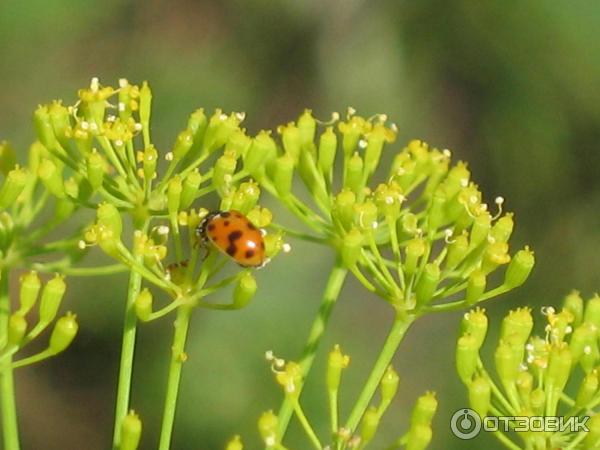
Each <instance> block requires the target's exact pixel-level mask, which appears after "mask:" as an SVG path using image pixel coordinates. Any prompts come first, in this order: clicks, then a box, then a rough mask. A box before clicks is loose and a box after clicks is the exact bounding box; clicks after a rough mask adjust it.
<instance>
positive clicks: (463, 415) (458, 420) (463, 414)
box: [450, 408, 481, 440]
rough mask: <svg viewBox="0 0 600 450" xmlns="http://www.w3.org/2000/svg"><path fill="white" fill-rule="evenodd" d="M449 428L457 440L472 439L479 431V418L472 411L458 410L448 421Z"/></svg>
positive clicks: (467, 409)
mask: <svg viewBox="0 0 600 450" xmlns="http://www.w3.org/2000/svg"><path fill="white" fill-rule="evenodd" d="M450 428H451V429H452V433H454V436H456V437H457V438H459V439H464V440H468V439H473V438H474V437H475V436H477V435H478V434H479V432H480V431H481V418H480V417H479V414H477V413H476V412H475V411H473V410H472V409H469V408H464V409H459V410H458V411H456V412H455V413H454V414H453V415H452V419H450Z"/></svg>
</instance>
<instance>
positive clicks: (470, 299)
mask: <svg viewBox="0 0 600 450" xmlns="http://www.w3.org/2000/svg"><path fill="white" fill-rule="evenodd" d="M486 284H487V279H486V277H485V274H484V273H483V272H482V271H481V270H479V269H476V270H474V271H473V272H471V275H469V281H468V282H467V290H466V294H465V299H466V301H467V305H474V304H475V303H477V302H478V301H479V300H480V299H481V296H482V295H483V293H484V292H485V287H486Z"/></svg>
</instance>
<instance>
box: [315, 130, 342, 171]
mask: <svg viewBox="0 0 600 450" xmlns="http://www.w3.org/2000/svg"><path fill="white" fill-rule="evenodd" d="M336 150H337V135H336V134H335V133H334V132H333V127H327V128H326V129H325V131H324V132H323V134H321V137H320V138H319V158H318V162H317V164H318V166H319V169H320V170H321V173H322V174H324V175H328V174H331V171H332V169H333V164H334V162H335V153H336Z"/></svg>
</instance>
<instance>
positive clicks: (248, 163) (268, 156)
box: [244, 131, 277, 181]
mask: <svg viewBox="0 0 600 450" xmlns="http://www.w3.org/2000/svg"><path fill="white" fill-rule="evenodd" d="M276 157H277V145H276V144H275V141H274V140H273V138H272V137H271V136H270V133H269V132H267V131H261V132H260V133H258V135H257V136H256V137H255V138H254V139H253V140H252V145H251V146H250V148H249V149H248V152H247V153H246V156H245V157H244V169H246V170H247V171H248V172H249V173H250V175H252V176H253V177H254V178H255V179H256V180H259V181H260V180H261V179H262V177H263V176H264V174H265V166H266V165H267V164H268V163H270V162H271V161H272V160H273V159H275V158H276Z"/></svg>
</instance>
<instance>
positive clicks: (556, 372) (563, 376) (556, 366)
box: [546, 345, 572, 395]
mask: <svg viewBox="0 0 600 450" xmlns="http://www.w3.org/2000/svg"><path fill="white" fill-rule="evenodd" d="M571 363H572V358H571V352H570V351H569V347H568V346H566V345H564V346H562V345H561V346H554V347H553V348H552V349H551V351H550V360H549V362H548V372H547V373H546V377H547V378H546V381H547V384H548V385H549V386H552V387H553V388H554V389H555V391H558V392H559V395H560V393H561V392H562V391H563V389H564V388H565V386H566V384H567V381H568V380H569V375H570V374H571Z"/></svg>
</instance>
